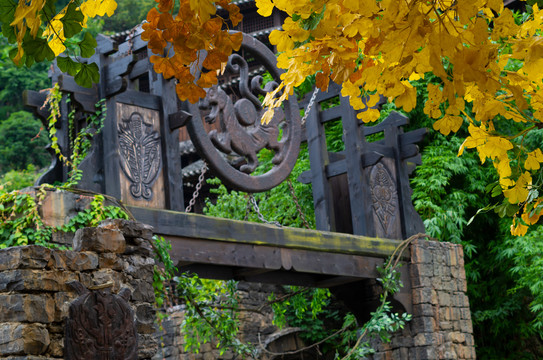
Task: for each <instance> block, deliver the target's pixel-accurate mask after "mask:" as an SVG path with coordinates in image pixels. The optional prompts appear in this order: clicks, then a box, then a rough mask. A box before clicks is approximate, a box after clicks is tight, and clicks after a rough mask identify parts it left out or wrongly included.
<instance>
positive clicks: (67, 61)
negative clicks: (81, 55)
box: [57, 56, 81, 76]
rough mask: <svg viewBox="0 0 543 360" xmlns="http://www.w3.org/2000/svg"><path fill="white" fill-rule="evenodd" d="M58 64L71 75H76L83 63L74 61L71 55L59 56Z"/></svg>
mask: <svg viewBox="0 0 543 360" xmlns="http://www.w3.org/2000/svg"><path fill="white" fill-rule="evenodd" d="M57 66H58V68H59V69H60V71H62V72H65V73H68V74H70V75H71V76H76V74H77V73H78V71H79V70H80V69H81V63H79V62H77V61H73V60H72V58H70V57H69V56H58V57H57Z"/></svg>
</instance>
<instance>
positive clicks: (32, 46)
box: [23, 36, 55, 62]
mask: <svg viewBox="0 0 543 360" xmlns="http://www.w3.org/2000/svg"><path fill="white" fill-rule="evenodd" d="M23 49H24V51H25V53H26V55H27V56H31V57H32V58H34V60H35V61H36V62H41V61H43V60H45V59H47V60H49V61H51V60H53V59H54V58H55V53H54V52H53V50H51V48H50V47H49V44H48V43H47V40H46V39H43V38H40V37H36V38H35V39H33V38H32V37H30V36H29V37H27V38H25V40H24V41H23Z"/></svg>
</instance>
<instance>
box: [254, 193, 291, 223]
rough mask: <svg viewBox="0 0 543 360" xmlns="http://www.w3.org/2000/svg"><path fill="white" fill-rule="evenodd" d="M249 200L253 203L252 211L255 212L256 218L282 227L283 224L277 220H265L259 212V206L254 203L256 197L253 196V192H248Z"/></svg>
mask: <svg viewBox="0 0 543 360" xmlns="http://www.w3.org/2000/svg"><path fill="white" fill-rule="evenodd" d="M249 201H250V202H251V204H252V205H253V209H254V211H255V212H256V215H257V216H258V218H259V219H260V221H262V222H263V223H266V224H269V225H275V226H277V227H283V225H281V224H280V223H279V222H277V221H269V220H266V218H265V217H264V215H262V213H261V212H260V208H259V207H258V204H257V203H256V199H255V197H254V196H253V194H249Z"/></svg>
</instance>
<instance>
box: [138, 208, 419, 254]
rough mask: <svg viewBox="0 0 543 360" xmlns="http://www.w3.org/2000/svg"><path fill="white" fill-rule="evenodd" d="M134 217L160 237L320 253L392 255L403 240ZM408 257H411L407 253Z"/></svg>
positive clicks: (150, 212) (156, 215) (154, 212)
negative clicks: (150, 227) (151, 227)
mask: <svg viewBox="0 0 543 360" xmlns="http://www.w3.org/2000/svg"><path fill="white" fill-rule="evenodd" d="M127 208H128V210H129V211H130V212H131V213H132V214H133V215H134V217H135V218H136V219H137V220H138V221H141V222H143V223H146V224H149V225H151V226H153V227H154V229H155V233H156V234H157V235H163V236H177V237H185V238H194V239H205V240H209V241H215V242H217V243H221V242H226V243H236V244H250V245H266V246H273V247H282V248H290V249H305V250H313V251H317V252H332V253H340V254H355V255H365V256H371V257H378V258H386V257H388V256H390V255H391V254H392V253H393V252H394V250H395V249H396V247H398V245H399V244H400V243H401V241H400V240H392V239H381V238H370V237H367V236H356V235H350V234H342V233H332V232H326V231H314V230H305V229H296V228H289V227H282V228H278V227H276V226H271V225H264V224H257V223H249V222H244V221H237V220H228V219H221V218H212V217H208V216H204V215H198V214H188V213H182V212H174V211H167V210H158V209H151V208H142V207H136V206H127ZM404 257H405V258H408V257H409V255H408V254H405V255H404Z"/></svg>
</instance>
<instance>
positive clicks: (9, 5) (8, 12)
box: [0, 0, 17, 24]
mask: <svg viewBox="0 0 543 360" xmlns="http://www.w3.org/2000/svg"><path fill="white" fill-rule="evenodd" d="M16 8H17V1H14V0H0V21H1V22H3V23H8V24H10V23H11V22H12V21H13V14H14V13H15V9H16Z"/></svg>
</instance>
